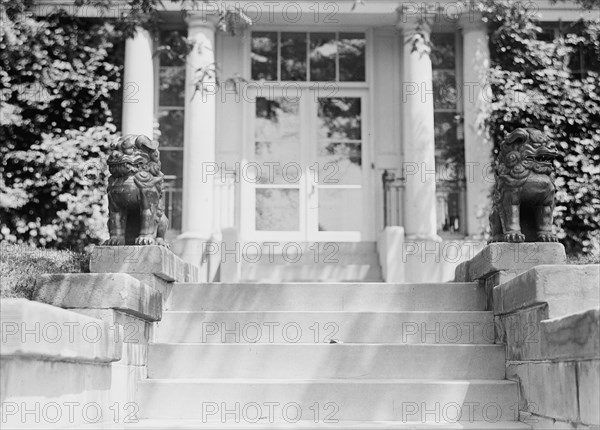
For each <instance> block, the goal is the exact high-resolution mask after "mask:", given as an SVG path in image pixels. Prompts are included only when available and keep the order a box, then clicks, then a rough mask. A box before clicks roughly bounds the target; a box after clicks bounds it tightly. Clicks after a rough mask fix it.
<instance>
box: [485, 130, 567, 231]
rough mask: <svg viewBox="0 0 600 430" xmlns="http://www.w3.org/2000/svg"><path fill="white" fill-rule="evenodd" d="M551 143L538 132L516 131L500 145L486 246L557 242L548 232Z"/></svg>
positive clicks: (553, 154) (551, 189)
mask: <svg viewBox="0 0 600 430" xmlns="http://www.w3.org/2000/svg"><path fill="white" fill-rule="evenodd" d="M558 155H559V154H558V152H557V151H556V149H555V145H554V143H553V142H551V141H549V139H548V138H547V137H546V135H544V133H542V132H541V131H539V130H536V129H533V128H518V129H516V130H515V131H513V132H512V133H510V134H509V135H508V136H507V137H506V139H504V141H503V142H502V143H501V144H500V151H499V153H498V156H497V158H496V161H495V164H494V169H495V172H494V176H495V180H496V185H495V187H494V192H493V196H492V200H493V206H492V212H491V214H490V227H491V238H490V242H558V239H557V238H556V235H555V234H554V233H553V232H552V212H553V211H554V194H555V191H556V187H555V186H554V177H553V174H554V167H553V165H552V160H553V159H554V158H556V157H558Z"/></svg>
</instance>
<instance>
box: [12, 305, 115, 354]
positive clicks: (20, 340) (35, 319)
mask: <svg viewBox="0 0 600 430" xmlns="http://www.w3.org/2000/svg"><path fill="white" fill-rule="evenodd" d="M0 309H1V312H0V319H1V337H2V348H1V349H0V355H1V356H2V359H3V360H4V359H9V358H32V359H39V360H50V361H68V362H92V363H98V364H100V363H110V362H113V361H118V360H120V359H121V356H122V346H123V344H122V342H121V341H119V340H118V339H119V338H122V336H121V335H118V338H117V339H115V330H118V329H119V328H115V327H109V326H108V325H107V324H106V323H104V322H103V321H101V320H98V319H96V318H90V317H88V316H85V315H81V314H78V313H76V312H72V311H68V310H65V309H61V308H57V307H56V306H51V305H47V304H44V303H39V302H35V301H29V300H26V299H3V300H2V301H1V303H0Z"/></svg>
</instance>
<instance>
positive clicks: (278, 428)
mask: <svg viewBox="0 0 600 430" xmlns="http://www.w3.org/2000/svg"><path fill="white" fill-rule="evenodd" d="M125 428H126V429H148V430H159V429H185V430H193V429H198V430H204V429H206V430H213V429H214V430H242V429H248V430H288V429H355V430H387V429H398V430H403V429H407V430H437V429H440V430H442V429H443V430H454V429H457V430H458V429H465V430H530V429H531V427H530V426H529V425H527V424H525V423H522V422H519V421H500V422H496V423H493V422H481V421H477V422H456V423H450V422H445V423H444V422H442V423H435V422H425V423H420V422H409V423H403V422H401V421H339V422H337V423H323V422H320V423H315V422H313V421H308V420H307V421H299V422H297V423H288V422H274V423H255V424H254V423H239V424H232V423H221V422H202V421H201V420H156V419H144V420H140V421H139V422H137V423H131V424H126V425H125Z"/></svg>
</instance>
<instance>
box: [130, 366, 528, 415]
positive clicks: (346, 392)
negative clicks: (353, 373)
mask: <svg viewBox="0 0 600 430" xmlns="http://www.w3.org/2000/svg"><path fill="white" fill-rule="evenodd" d="M265 365H268V364H265ZM137 394H138V397H137V402H138V404H139V407H140V409H139V414H138V416H139V418H142V419H143V418H155V419H174V418H177V419H200V420H203V421H207V420H212V421H217V422H219V421H222V420H221V419H220V415H219V413H220V412H222V411H225V410H227V411H232V412H231V413H230V414H229V415H226V416H225V417H224V418H226V419H228V420H229V421H228V422H230V423H235V422H236V420H237V421H239V420H240V418H242V419H245V421H247V420H248V418H251V419H253V418H254V417H264V416H265V415H267V414H268V416H271V417H273V418H274V419H275V420H276V421H284V420H286V418H287V420H288V421H289V419H290V418H294V419H296V418H299V419H301V420H307V421H308V420H314V417H315V415H314V414H315V410H316V411H318V412H319V416H320V417H321V418H320V419H324V417H329V418H330V419H337V420H348V421H402V422H415V421H416V422H422V421H434V422H444V421H445V422H448V421H450V422H452V421H456V420H457V418H460V420H461V421H467V422H473V421H487V422H490V421H512V420H515V407H516V405H517V404H518V403H517V402H518V391H517V384H516V383H515V382H512V381H489V380H403V379H386V380H381V379H362V380H345V379H336V380H289V379H288V380H283V379H281V380H269V379H262V380H261V379H251V380H249V379H226V380H218V379H147V380H142V381H140V382H139V383H138V392H137ZM311 408H312V409H311ZM236 410H237V411H238V412H236ZM431 411H433V412H431ZM428 413H429V415H428Z"/></svg>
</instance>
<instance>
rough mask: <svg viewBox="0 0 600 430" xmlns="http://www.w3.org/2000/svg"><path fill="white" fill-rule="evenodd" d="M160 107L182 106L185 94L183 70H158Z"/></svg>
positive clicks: (162, 68) (180, 68)
mask: <svg viewBox="0 0 600 430" xmlns="http://www.w3.org/2000/svg"><path fill="white" fill-rule="evenodd" d="M158 81H159V94H158V102H159V104H160V106H183V105H184V93H185V68H184V67H161V68H160V70H159V80H158Z"/></svg>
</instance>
